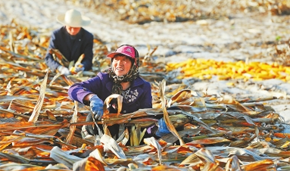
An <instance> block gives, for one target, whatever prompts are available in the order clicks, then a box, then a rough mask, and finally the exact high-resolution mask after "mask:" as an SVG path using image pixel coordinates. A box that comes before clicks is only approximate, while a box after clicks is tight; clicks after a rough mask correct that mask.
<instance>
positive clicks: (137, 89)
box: [68, 73, 152, 114]
mask: <svg viewBox="0 0 290 171" xmlns="http://www.w3.org/2000/svg"><path fill="white" fill-rule="evenodd" d="M112 87H113V81H112V80H111V79H110V78H109V74H107V73H98V75H97V76H96V77H94V78H91V79H89V80H87V81H83V82H81V83H76V84H74V85H72V86H71V87H70V88H69V90H68V95H69V97H70V98H71V99H72V100H76V101H78V102H80V103H83V99H84V97H85V96H86V95H88V94H91V93H93V94H96V95H98V97H99V98H100V99H102V100H103V101H104V100H105V99H106V98H107V97H108V96H110V95H111V94H112ZM143 108H152V95H151V85H150V83H149V82H147V81H145V80H143V79H142V78H141V77H137V78H136V79H135V80H134V81H133V82H132V84H131V86H130V91H129V93H128V94H127V95H126V96H125V97H124V96H123V107H122V111H121V113H123V114H124V113H131V112H134V111H137V110H138V109H143Z"/></svg>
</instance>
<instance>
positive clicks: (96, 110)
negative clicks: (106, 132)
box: [90, 95, 104, 120]
mask: <svg viewBox="0 0 290 171" xmlns="http://www.w3.org/2000/svg"><path fill="white" fill-rule="evenodd" d="M103 106H104V102H103V101H102V100H101V99H100V98H99V97H98V96H97V95H93V96H92V97H91V99H90V107H91V111H92V112H93V114H94V118H95V120H101V118H102V116H103V113H104V111H103Z"/></svg>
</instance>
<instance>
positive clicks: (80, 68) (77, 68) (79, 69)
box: [75, 67, 85, 73]
mask: <svg viewBox="0 0 290 171" xmlns="http://www.w3.org/2000/svg"><path fill="white" fill-rule="evenodd" d="M84 70H85V67H75V72H77V73H78V72H81V71H84Z"/></svg>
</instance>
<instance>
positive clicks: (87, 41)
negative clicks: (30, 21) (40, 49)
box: [45, 9, 94, 75]
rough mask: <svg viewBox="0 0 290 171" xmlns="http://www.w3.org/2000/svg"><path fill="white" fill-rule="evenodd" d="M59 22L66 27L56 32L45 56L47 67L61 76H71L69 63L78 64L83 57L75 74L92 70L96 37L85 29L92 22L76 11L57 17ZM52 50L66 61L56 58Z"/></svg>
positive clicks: (75, 69) (51, 38)
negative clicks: (81, 57)
mask: <svg viewBox="0 0 290 171" xmlns="http://www.w3.org/2000/svg"><path fill="white" fill-rule="evenodd" d="M57 20H58V22H60V23H62V24H63V25H64V26H62V27H61V28H59V29H57V30H54V31H53V33H52V35H51V37H50V42H49V47H48V51H47V53H46V56H45V62H46V64H47V66H49V68H50V69H51V70H53V71H55V70H58V71H59V72H60V73H61V74H64V75H69V74H71V71H70V70H69V68H68V67H69V63H70V62H71V61H74V63H76V62H77V61H78V59H79V58H80V56H81V55H84V56H83V59H81V63H79V64H78V65H77V66H75V68H74V73H77V72H80V71H84V70H90V69H91V68H92V59H93V39H94V36H93V34H91V33H90V32H88V31H87V30H85V29H84V28H82V27H83V26H88V25H89V24H90V22H91V20H90V19H89V18H88V17H85V16H83V15H82V14H81V13H80V12H79V11H77V10H75V9H71V10H68V11H67V12H66V13H65V14H62V15H59V16H58V17H57ZM51 49H57V50H58V51H59V52H60V53H61V54H62V55H63V56H64V57H65V59H59V58H56V57H55V56H54V55H52V54H53V53H52V51H51ZM78 62H79V61H78Z"/></svg>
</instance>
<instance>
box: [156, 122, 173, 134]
mask: <svg viewBox="0 0 290 171" xmlns="http://www.w3.org/2000/svg"><path fill="white" fill-rule="evenodd" d="M169 133H170V131H169V130H168V128H167V125H166V123H165V121H164V119H163V118H161V119H159V120H158V130H157V131H156V133H155V135H157V136H158V137H162V136H163V135H166V134H169Z"/></svg>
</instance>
